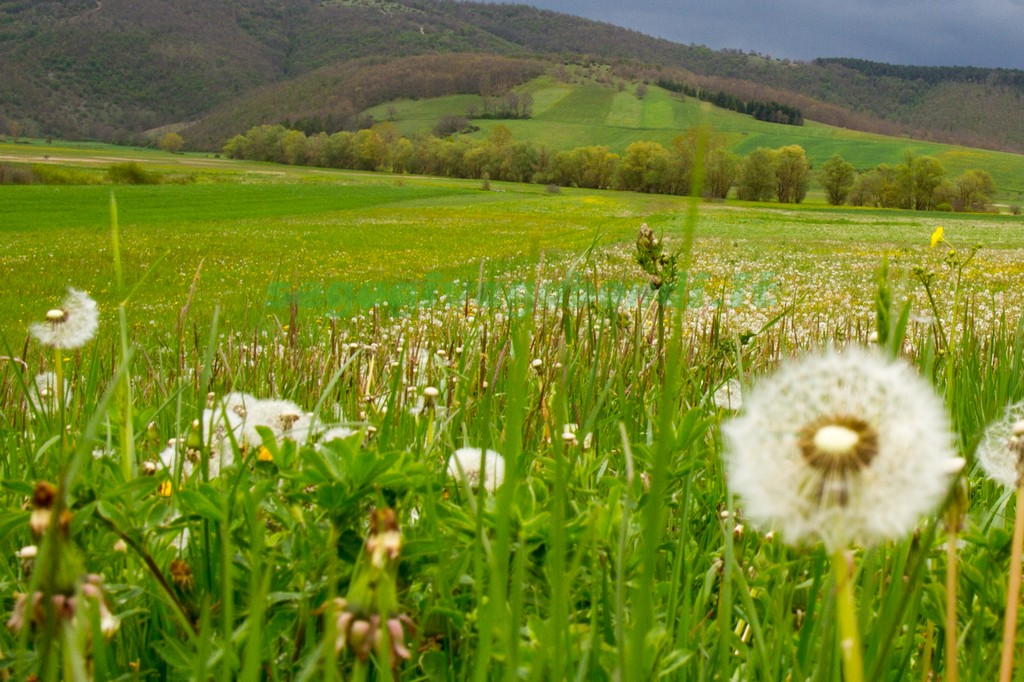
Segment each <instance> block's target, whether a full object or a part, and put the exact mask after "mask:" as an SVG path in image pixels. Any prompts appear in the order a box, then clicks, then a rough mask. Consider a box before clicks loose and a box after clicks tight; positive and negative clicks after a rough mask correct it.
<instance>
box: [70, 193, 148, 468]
mask: <svg viewBox="0 0 1024 682" xmlns="http://www.w3.org/2000/svg"><path fill="white" fill-rule="evenodd" d="M110 246H111V251H112V252H113V254H114V275H115V278H116V280H117V292H118V296H123V295H124V275H123V272H122V267H121V239H120V234H119V231H118V226H117V199H115V198H114V193H113V192H111V193H110ZM117 314H118V320H119V322H120V326H121V362H122V363H123V364H126V365H127V363H128V357H129V354H130V353H129V350H130V347H129V344H128V317H127V313H126V312H125V299H124V298H122V299H121V301H120V302H119V303H118V304H117ZM59 380H60V379H59V377H58V381H59ZM118 403H119V407H120V410H121V475H122V476H123V477H124V480H126V481H130V480H131V479H132V476H133V475H134V471H135V432H134V427H133V424H132V382H131V379H130V378H129V376H128V373H127V372H125V374H124V383H123V384H122V385H121V390H120V391H119V392H118Z"/></svg>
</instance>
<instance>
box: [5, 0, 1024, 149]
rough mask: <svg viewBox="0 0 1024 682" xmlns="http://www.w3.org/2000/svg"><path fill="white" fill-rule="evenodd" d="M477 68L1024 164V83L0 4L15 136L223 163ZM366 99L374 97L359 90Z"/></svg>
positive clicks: (129, 0)
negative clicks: (780, 115)
mask: <svg viewBox="0 0 1024 682" xmlns="http://www.w3.org/2000/svg"><path fill="white" fill-rule="evenodd" d="M464 53H478V54H487V55H494V56H496V57H502V58H505V59H508V60H510V61H506V62H500V61H497V60H496V59H495V58H494V57H481V56H477V57H475V58H474V59H475V60H476V62H475V66H476V67H478V68H480V69H482V70H481V71H480V76H481V78H488V77H492V78H493V77H500V75H501V74H504V73H506V69H512V71H513V72H515V73H519V74H520V76H524V77H525V74H527V73H528V72H530V71H531V69H530V68H527V65H528V64H530V63H533V64H534V65H540V64H549V63H557V62H558V61H562V60H570V61H581V60H583V61H585V60H594V61H600V62H606V63H611V64H613V65H616V66H617V69H618V72H619V73H620V74H622V75H623V76H632V77H634V78H636V79H643V80H648V82H656V81H657V80H658V78H659V77H662V76H664V75H665V74H670V75H671V77H672V78H683V79H686V80H687V81H688V82H690V83H692V84H693V85H695V86H698V87H703V88H709V89H713V90H717V91H722V92H728V93H734V94H736V95H737V96H741V97H746V98H749V99H764V100H772V101H777V102H780V103H782V104H785V105H787V106H792V107H796V108H799V109H800V110H801V111H802V113H803V115H804V117H805V118H807V119H809V120H815V121H820V122H823V123H829V124H833V125H841V126H846V127H851V128H857V129H862V130H869V131H872V132H880V133H887V134H904V135H912V136H914V137H919V138H922V139H931V140H936V141H943V142H954V143H960V144H965V145H969V146H978V147H986V148H991V149H1003V150H1007V151H1016V152H1024V115H1022V114H1021V98H1022V96H1024V71H1016V70H1008V69H982V68H974V67H911V66H899V65H888V64H879V63H875V62H868V61H864V60H856V59H828V58H823V59H818V60H815V61H813V62H808V63H805V62H792V61H788V60H776V59H772V58H770V57H766V56H763V55H758V54H751V53H744V52H740V51H730V50H724V51H713V50H710V49H708V48H706V47H702V46H694V45H680V44H676V43H672V42H670V41H667V40H663V39H659V38H652V37H650V36H645V35H643V34H640V33H638V32H636V31H632V30H629V29H625V28H621V27H617V26H613V25H611V24H606V23H601V22H594V21H590V20H586V19H582V18H579V17H574V16H571V15H567V14H560V13H556V12H551V11H548V10H540V9H536V8H532V7H528V6H526V5H506V4H500V5H496V4H485V3H478V2H455V1H453V0H184V1H183V0H64V1H62V2H57V1H46V0H42V1H41V0H7V1H0V72H2V73H3V74H4V78H2V79H0V132H7V133H15V134H24V135H39V136H42V135H55V136H65V137H87V138H94V139H104V140H114V141H127V140H129V139H131V138H132V137H133V136H135V135H137V134H138V133H140V132H142V131H145V130H149V129H153V128H157V127H159V126H165V125H168V124H175V123H182V122H187V121H196V120H199V121H201V123H199V124H198V125H197V126H193V128H192V133H193V134H192V135H191V136H189V135H186V139H188V140H189V142H190V143H191V144H192V145H193V146H201V147H207V148H218V147H219V145H220V144H221V143H222V142H223V141H224V139H226V138H227V137H229V136H230V135H232V134H234V133H237V132H241V131H244V130H245V129H246V128H247V127H248V126H250V125H253V124H254V123H263V122H278V121H284V120H295V119H296V118H302V117H304V116H305V117H307V118H308V119H310V120H314V118H315V117H320V118H325V117H332V118H331V120H332V121H333V122H334V123H335V124H338V123H339V122H340V121H342V120H354V119H353V117H356V116H358V111H356V110H355V109H357V108H359V107H362V108H365V107H368V106H371V105H373V104H377V103H379V101H372V97H371V96H370V95H371V92H370V91H371V90H372V91H373V93H377V94H376V96H411V95H408V94H405V93H404V92H396V90H395V89H394V88H388V87H377V86H376V85H374V86H373V87H368V84H370V83H372V82H373V81H372V80H371V79H372V78H373V77H377V78H384V77H392V76H394V75H395V74H397V73H400V72H403V71H404V72H405V73H406V81H409V80H416V79H415V78H412V79H410V78H409V77H408V71H409V69H412V68H420V69H440V71H439V73H448V74H449V75H450V76H451V83H450V87H452V88H454V87H456V85H455V83H456V81H458V82H459V83H460V84H459V85H458V87H463V88H465V87H470V88H472V87H475V86H472V85H471V86H467V85H466V84H465V74H464V69H460V68H459V67H457V66H456V65H454V64H453V63H452V62H453V61H454V60H453V59H452V58H451V56H450V55H453V54H464ZM430 55H434V59H435V61H434V62H431V61H430V60H429V59H427V60H425V61H420V62H416V61H415V60H412V61H410V60H409V59H408V58H410V57H414V56H430ZM446 55H447V57H446ZM401 59H404V60H405V61H404V62H401V64H403V66H399V65H398V64H399V63H398V62H397V61H396V60H401ZM513 63H515V64H517V66H515V67H512V66H511V65H512V64H513ZM442 64H445V66H444V67H443V68H442V67H441V65H442ZM422 73H424V74H427V72H426V71H423V72H422ZM373 74H376V76H374V75H373ZM360 79H361V80H360ZM359 83H362V85H361V86H360V87H362V88H363V90H362V91H361V93H355V92H350V91H348V89H350V88H351V87H355V86H354V85H353V84H359ZM478 85H480V84H478ZM482 87H487V83H486V82H484V83H482ZM385 101H386V100H385Z"/></svg>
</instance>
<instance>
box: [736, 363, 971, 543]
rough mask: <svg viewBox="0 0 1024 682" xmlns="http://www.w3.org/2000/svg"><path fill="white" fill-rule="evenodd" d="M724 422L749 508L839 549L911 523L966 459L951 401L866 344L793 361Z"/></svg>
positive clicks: (765, 520)
mask: <svg viewBox="0 0 1024 682" xmlns="http://www.w3.org/2000/svg"><path fill="white" fill-rule="evenodd" d="M744 403H745V404H744V407H745V410H744V412H743V414H742V415H741V416H739V417H737V418H735V419H733V420H731V421H730V422H728V423H727V424H725V425H724V426H723V427H722V431H723V433H724V435H725V437H726V441H727V447H726V451H725V460H726V467H727V471H728V480H729V484H730V486H731V488H732V490H733V491H734V492H736V493H738V494H739V496H740V497H741V499H742V506H743V509H744V511H745V513H746V515H747V516H748V517H749V518H750V519H751V520H753V521H755V522H758V523H762V524H765V525H772V526H774V527H775V528H777V529H778V530H780V531H781V532H782V533H783V536H784V537H785V539H786V540H787V541H788V542H791V543H798V542H800V541H803V540H805V539H807V538H819V539H821V540H822V541H823V542H824V543H825V545H826V546H827V547H828V548H829V549H830V550H831V549H838V548H842V547H845V546H846V545H847V544H848V543H851V542H852V543H857V544H862V545H869V544H873V543H875V542H878V541H881V540H885V539H888V538H897V537H900V536H902V535H905V534H906V533H908V532H909V531H910V530H912V529H913V528H914V526H915V524H916V523H917V521H918V520H919V518H920V517H921V516H922V515H923V514H927V513H929V512H931V511H933V510H934V509H935V507H936V506H937V505H938V504H939V503H940V502H941V501H942V499H943V498H944V497H945V495H946V494H947V492H948V491H949V487H950V483H951V479H952V476H953V475H954V474H955V473H956V472H958V471H959V470H960V468H961V467H962V466H963V460H962V459H960V458H959V457H957V456H956V453H955V451H954V448H953V437H952V433H951V431H950V426H949V419H948V416H947V414H946V409H945V406H944V405H943V403H942V401H941V400H940V398H939V397H938V396H937V395H936V393H935V391H934V390H933V389H932V387H931V386H930V385H929V384H928V382H926V381H925V380H924V379H922V378H921V377H920V376H918V374H917V373H916V372H915V371H914V370H913V369H912V368H911V367H910V366H909V365H907V364H905V363H903V362H901V361H894V360H889V359H886V358H884V357H883V356H881V355H879V354H877V353H875V352H872V351H869V350H866V349H862V348H851V349H848V350H845V351H842V352H836V351H829V352H825V353H823V354H818V355H812V356H809V357H807V358H804V359H803V360H800V361H797V362H791V363H788V364H786V365H784V366H783V367H782V368H780V370H779V371H778V372H777V373H776V374H775V375H774V376H772V377H771V378H769V379H767V380H765V381H764V382H762V383H761V384H760V385H759V386H757V387H756V388H755V389H754V390H752V391H749V392H748V394H747V395H746V396H744Z"/></svg>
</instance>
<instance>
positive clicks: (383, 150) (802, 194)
mask: <svg viewBox="0 0 1024 682" xmlns="http://www.w3.org/2000/svg"><path fill="white" fill-rule="evenodd" d="M460 120H464V119H460ZM224 154H225V155H226V156H228V157H230V158H235V159H244V160H250V161H271V162H276V163H286V164H293V165H310V166H320V167H327V168H344V169H350V170H365V171H382V172H391V173H414V174H419V175H435V176H442V177H454V178H474V179H486V180H503V181H509V182H533V183H540V184H549V185H555V186H562V187H585V188H590V189H619V190H629V191H636V192H649V193H658V194H680V195H684V194H689V193H690V191H691V185H692V184H693V179H694V176H695V171H697V169H698V163H699V162H698V159H699V158H700V157H701V154H703V164H702V166H700V170H701V171H702V173H701V180H702V183H701V193H702V195H703V196H704V197H705V198H708V199H724V198H725V197H726V196H728V194H729V192H730V191H732V189H733V188H734V187H735V188H736V197H737V198H739V199H741V200H747V201H762V202H763V201H779V202H782V203H800V202H802V201H803V200H804V199H805V198H806V196H807V191H808V188H809V186H810V183H811V181H812V179H814V176H813V174H812V167H811V161H810V159H809V158H808V157H807V154H806V152H805V150H804V149H803V147H801V146H799V145H787V146H783V147H780V148H778V149H770V148H767V147H760V148H758V149H755V150H754V151H752V152H750V153H749V154H748V155H746V156H744V157H741V156H738V155H737V154H735V153H733V152H731V151H730V150H729V149H728V148H727V146H726V143H725V139H724V138H723V137H721V136H719V135H717V134H715V133H714V132H712V131H709V130H706V129H699V128H692V129H690V130H688V131H686V132H685V133H681V134H679V135H677V136H676V137H675V138H674V139H673V140H672V142H671V143H670V144H669V145H668V146H667V147H666V146H665V145H662V144H660V143H658V142H651V141H638V142H633V143H632V144H630V145H629V146H628V147H626V149H625V151H624V153H622V154H616V153H614V152H612V151H610V150H609V148H608V147H606V146H599V145H593V146H586V147H577V148H575V149H570V150H567V151H552V150H549V149H547V148H546V147H543V146H540V147H538V146H536V145H533V144H531V143H529V142H523V141H517V140H514V139H513V138H512V133H511V131H510V130H509V129H508V128H507V127H506V126H503V125H497V126H495V127H494V128H492V129H491V131H490V133H489V135H488V136H487V137H486V138H484V139H471V138H469V137H466V136H464V135H447V136H439V135H432V134H428V133H423V134H420V135H418V136H416V137H415V138H413V139H409V138H407V137H404V136H402V135H401V134H400V133H399V131H398V128H397V127H396V126H395V125H394V124H392V123H390V122H385V123H380V124H377V125H375V126H373V127H371V128H366V129H363V130H360V131H357V132H348V131H341V132H336V133H333V134H327V133H324V132H320V133H316V134H312V135H307V134H306V133H304V132H302V131H300V130H294V129H289V128H286V127H285V126H283V125H261V126H255V127H253V128H250V129H249V130H248V131H247V132H246V133H245V134H244V135H236V136H235V137H233V138H232V139H231V140H229V141H228V143H227V144H226V145H225V146H224ZM817 179H818V180H819V182H820V183H821V185H822V187H823V188H824V189H825V193H826V197H827V198H828V201H829V203H831V204H833V205H838V204H843V203H849V204H852V205H859V206H880V207H893V208H916V209H919V210H935V209H944V208H945V209H947V210H950V209H951V210H984V209H985V208H986V207H987V205H988V197H989V196H990V195H991V194H992V192H993V191H994V183H993V181H992V176H991V175H989V174H988V173H987V172H985V171H980V170H972V171H968V172H967V173H965V174H964V175H963V176H960V177H958V178H955V179H952V180H947V179H946V178H945V171H944V170H943V169H942V168H941V164H939V163H938V161H936V160H935V159H934V158H932V157H928V156H916V155H914V154H911V153H908V154H907V157H906V158H905V159H904V162H903V163H901V164H898V165H896V166H889V165H887V164H883V165H881V166H879V167H878V168H874V169H871V170H870V171H865V172H863V173H860V174H858V173H857V172H856V170H855V169H854V167H853V165H852V164H850V163H849V162H847V161H845V160H843V159H842V158H841V157H839V156H838V155H837V156H834V157H832V158H831V159H829V160H828V161H827V162H826V163H825V164H824V165H823V167H822V169H821V170H820V171H819V173H818V175H817ZM947 204H948V206H947Z"/></svg>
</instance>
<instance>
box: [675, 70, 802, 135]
mask: <svg viewBox="0 0 1024 682" xmlns="http://www.w3.org/2000/svg"><path fill="white" fill-rule="evenodd" d="M658 86H659V87H662V88H664V89H666V90H670V91H672V92H677V93H680V94H683V95H687V96H689V97H694V98H696V99H699V100H701V101H702V102H710V103H711V104H714V105H715V106H716V107H719V108H720V109H728V110H729V111H735V112H737V113H740V114H747V115H748V116H753V117H754V118H756V119H757V120H758V121H768V122H769V123H782V124H784V125H791V126H802V125H803V124H804V115H803V113H801V111H800V110H799V109H798V108H796V107H792V106H789V105H788V104H782V103H781V102H776V101H774V100H750V99H745V98H743V97H740V96H739V95H736V94H733V93H731V92H724V91H722V90H710V89H708V88H701V87H696V86H693V85H689V84H687V83H681V82H679V81H675V80H672V79H669V78H659V79H658Z"/></svg>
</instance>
